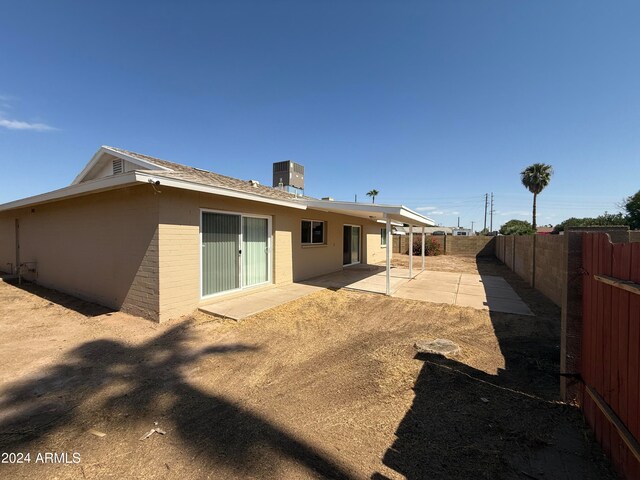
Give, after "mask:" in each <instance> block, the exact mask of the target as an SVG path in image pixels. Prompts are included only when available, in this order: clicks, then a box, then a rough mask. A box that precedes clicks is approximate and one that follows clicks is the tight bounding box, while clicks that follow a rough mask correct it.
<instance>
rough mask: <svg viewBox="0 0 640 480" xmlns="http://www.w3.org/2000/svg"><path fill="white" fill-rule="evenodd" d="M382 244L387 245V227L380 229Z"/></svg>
mask: <svg viewBox="0 0 640 480" xmlns="http://www.w3.org/2000/svg"><path fill="white" fill-rule="evenodd" d="M380 245H381V246H383V247H386V246H387V229H386V228H381V229H380Z"/></svg>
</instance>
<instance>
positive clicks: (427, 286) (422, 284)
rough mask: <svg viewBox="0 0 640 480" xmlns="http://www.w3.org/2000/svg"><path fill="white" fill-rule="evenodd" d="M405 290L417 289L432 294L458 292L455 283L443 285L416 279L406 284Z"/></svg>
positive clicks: (434, 281) (433, 281)
mask: <svg viewBox="0 0 640 480" xmlns="http://www.w3.org/2000/svg"><path fill="white" fill-rule="evenodd" d="M406 288H411V289H415V288H419V289H422V290H426V291H433V292H449V293H457V292H458V284H457V283H443V282H438V281H436V280H429V281H419V280H418V279H415V280H411V281H410V282H409V283H407V284H406Z"/></svg>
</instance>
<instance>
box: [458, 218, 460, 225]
mask: <svg viewBox="0 0 640 480" xmlns="http://www.w3.org/2000/svg"><path fill="white" fill-rule="evenodd" d="M458 228H460V217H458Z"/></svg>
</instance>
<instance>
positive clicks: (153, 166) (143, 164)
mask: <svg viewBox="0 0 640 480" xmlns="http://www.w3.org/2000/svg"><path fill="white" fill-rule="evenodd" d="M105 153H108V154H109V155H113V156H114V157H118V158H121V159H123V160H126V161H128V162H131V163H133V164H134V165H138V166H140V167H142V169H144V170H159V171H168V172H170V171H172V170H171V169H169V168H167V167H162V166H160V165H156V164H155V163H153V162H148V161H145V160H141V159H139V158H136V157H132V156H131V155H127V154H126V153H122V152H118V151H117V150H113V149H112V148H111V147H107V146H106V145H103V146H101V147H100V148H99V149H98V151H97V152H96V153H95V154H94V155H93V157H91V160H89V163H87V164H86V165H85V167H84V168H83V169H82V171H81V172H80V173H79V174H78V176H77V177H76V178H74V179H73V182H71V185H77V184H78V183H80V182H81V181H82V179H83V178H84V177H86V176H87V174H88V173H89V172H90V171H91V169H92V168H93V167H95V166H96V164H97V163H98V162H99V161H100V158H101V157H102V155H104V154H105Z"/></svg>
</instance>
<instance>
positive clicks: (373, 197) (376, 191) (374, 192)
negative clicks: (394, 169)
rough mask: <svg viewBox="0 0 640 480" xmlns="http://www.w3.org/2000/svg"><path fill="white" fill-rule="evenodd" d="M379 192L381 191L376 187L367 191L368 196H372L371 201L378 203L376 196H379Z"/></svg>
mask: <svg viewBox="0 0 640 480" xmlns="http://www.w3.org/2000/svg"><path fill="white" fill-rule="evenodd" d="M379 193H380V192H379V191H378V190H376V189H375V188H374V189H373V190H369V191H368V192H367V197H371V203H376V197H377V196H378V194H379Z"/></svg>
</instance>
